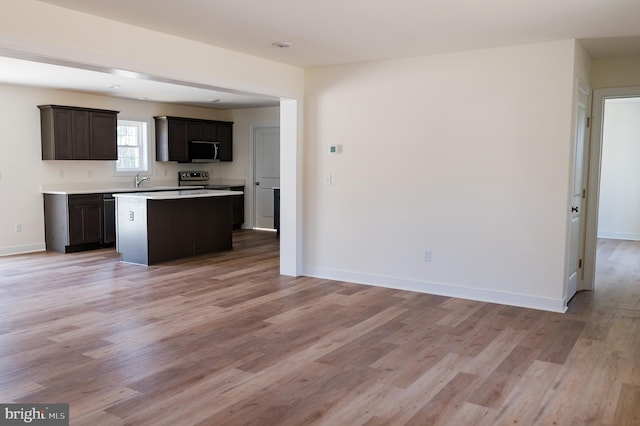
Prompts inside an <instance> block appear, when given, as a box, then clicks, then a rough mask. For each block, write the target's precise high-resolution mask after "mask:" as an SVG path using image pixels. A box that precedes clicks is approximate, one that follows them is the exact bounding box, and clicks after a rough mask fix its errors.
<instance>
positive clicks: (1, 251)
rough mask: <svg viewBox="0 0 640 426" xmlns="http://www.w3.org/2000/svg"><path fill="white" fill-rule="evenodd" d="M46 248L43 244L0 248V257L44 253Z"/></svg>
mask: <svg viewBox="0 0 640 426" xmlns="http://www.w3.org/2000/svg"><path fill="white" fill-rule="evenodd" d="M46 249H47V246H46V245H45V244H44V243H39V244H29V245H26V246H17V247H4V248H0V256H10V255H12V254H25V253H34V252H37V251H45V250H46Z"/></svg>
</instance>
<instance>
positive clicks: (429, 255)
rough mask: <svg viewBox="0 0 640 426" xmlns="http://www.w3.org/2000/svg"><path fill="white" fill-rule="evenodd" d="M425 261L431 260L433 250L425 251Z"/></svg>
mask: <svg viewBox="0 0 640 426" xmlns="http://www.w3.org/2000/svg"><path fill="white" fill-rule="evenodd" d="M424 261H425V262H431V250H425V252H424Z"/></svg>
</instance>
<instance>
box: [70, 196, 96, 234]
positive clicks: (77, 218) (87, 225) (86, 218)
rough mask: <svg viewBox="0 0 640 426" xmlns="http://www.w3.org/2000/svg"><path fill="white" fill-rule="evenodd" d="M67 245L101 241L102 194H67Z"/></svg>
mask: <svg viewBox="0 0 640 426" xmlns="http://www.w3.org/2000/svg"><path fill="white" fill-rule="evenodd" d="M68 203H69V245H70V246H73V245H79V244H88V243H99V242H101V241H102V216H103V210H102V196H101V195H94V194H92V195H73V196H71V195H70V196H69V201H68Z"/></svg>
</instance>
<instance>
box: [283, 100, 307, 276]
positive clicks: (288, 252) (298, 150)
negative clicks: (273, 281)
mask: <svg viewBox="0 0 640 426" xmlns="http://www.w3.org/2000/svg"><path fill="white" fill-rule="evenodd" d="M303 108H304V106H303V104H302V101H299V100H296V99H285V98H282V99H281V100H280V194H281V198H280V273H281V274H282V275H289V276H294V277H296V276H298V275H301V274H302V269H303V268H302V258H303V256H302V255H303V253H302V251H303V248H302V246H303V241H302V239H303V236H302V231H303V226H302V225H303V223H302V205H303V201H304V200H303V197H302V186H303V185H302V183H303V172H302V167H303V158H302V149H303V143H302V132H303V121H304V118H303Z"/></svg>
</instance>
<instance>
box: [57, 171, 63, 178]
mask: <svg viewBox="0 0 640 426" xmlns="http://www.w3.org/2000/svg"><path fill="white" fill-rule="evenodd" d="M58 177H59V178H60V179H62V178H64V170H62V169H60V170H58Z"/></svg>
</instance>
